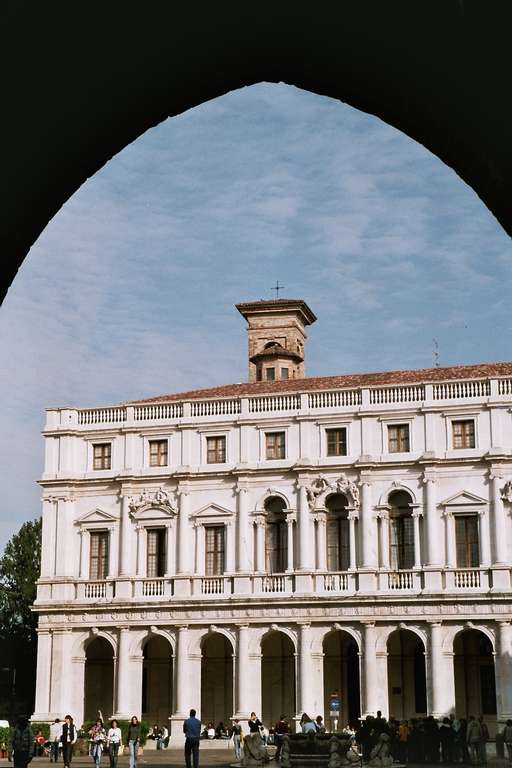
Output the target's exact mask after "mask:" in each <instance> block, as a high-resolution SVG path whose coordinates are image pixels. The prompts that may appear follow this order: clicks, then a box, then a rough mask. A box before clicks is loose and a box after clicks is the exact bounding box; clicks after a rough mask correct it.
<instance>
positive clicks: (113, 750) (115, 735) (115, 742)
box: [107, 720, 121, 768]
mask: <svg viewBox="0 0 512 768" xmlns="http://www.w3.org/2000/svg"><path fill="white" fill-rule="evenodd" d="M107 744H108V756H109V758H110V768H117V757H118V755H119V747H120V745H121V729H120V728H119V726H118V724H117V720H111V721H110V728H109V729H108V733H107Z"/></svg>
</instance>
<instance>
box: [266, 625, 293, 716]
mask: <svg viewBox="0 0 512 768" xmlns="http://www.w3.org/2000/svg"><path fill="white" fill-rule="evenodd" d="M295 702H296V694H295V648H294V645H293V642H292V641H291V639H290V638H289V637H288V636H287V635H286V634H285V633H284V632H280V631H278V630H276V631H271V632H268V633H267V634H266V635H264V637H263V638H262V641H261V720H262V722H263V723H265V725H269V724H274V723H275V722H277V720H279V717H280V715H285V716H286V717H287V718H288V720H291V719H292V718H293V717H294V716H295V713H296V703H295Z"/></svg>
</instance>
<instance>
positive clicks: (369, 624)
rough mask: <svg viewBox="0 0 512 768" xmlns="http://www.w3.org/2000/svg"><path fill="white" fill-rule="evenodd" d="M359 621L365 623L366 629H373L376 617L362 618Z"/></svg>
mask: <svg viewBox="0 0 512 768" xmlns="http://www.w3.org/2000/svg"><path fill="white" fill-rule="evenodd" d="M359 623H360V624H362V625H363V628H364V629H372V628H373V627H374V626H375V620H374V619H360V621H359Z"/></svg>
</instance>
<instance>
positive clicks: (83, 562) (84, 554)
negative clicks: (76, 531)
mask: <svg viewBox="0 0 512 768" xmlns="http://www.w3.org/2000/svg"><path fill="white" fill-rule="evenodd" d="M90 544H91V535H90V533H89V531H88V530H87V529H86V528H80V578H81V579H87V578H89V557H90Z"/></svg>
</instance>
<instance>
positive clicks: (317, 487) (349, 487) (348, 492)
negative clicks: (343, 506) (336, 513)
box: [306, 473, 360, 510]
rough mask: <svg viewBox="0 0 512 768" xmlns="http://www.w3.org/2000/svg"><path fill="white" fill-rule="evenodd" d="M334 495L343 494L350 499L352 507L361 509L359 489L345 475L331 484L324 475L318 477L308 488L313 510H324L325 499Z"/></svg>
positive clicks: (310, 505) (308, 496) (309, 501)
mask: <svg viewBox="0 0 512 768" xmlns="http://www.w3.org/2000/svg"><path fill="white" fill-rule="evenodd" d="M332 493H343V494H345V496H347V497H348V499H349V502H350V503H351V506H352V507H354V509H359V505H360V499H359V488H358V487H357V485H356V484H355V483H354V482H353V481H352V480H349V478H348V477H347V476H346V475H345V474H343V473H342V474H341V475H340V476H339V478H338V479H337V480H333V481H332V482H329V480H327V478H326V477H325V476H324V475H318V477H317V478H315V479H314V480H313V481H312V483H311V485H310V486H308V487H307V488H306V496H307V499H308V504H309V508H310V509H311V510H315V509H322V508H323V507H324V506H325V499H326V498H327V496H329V495H330V494H332Z"/></svg>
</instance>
